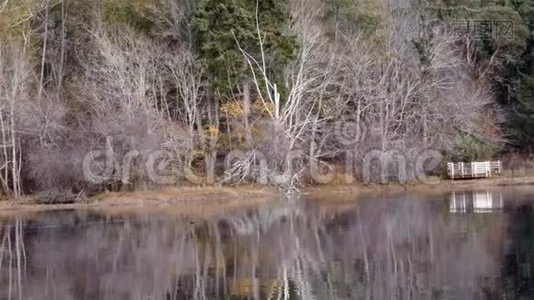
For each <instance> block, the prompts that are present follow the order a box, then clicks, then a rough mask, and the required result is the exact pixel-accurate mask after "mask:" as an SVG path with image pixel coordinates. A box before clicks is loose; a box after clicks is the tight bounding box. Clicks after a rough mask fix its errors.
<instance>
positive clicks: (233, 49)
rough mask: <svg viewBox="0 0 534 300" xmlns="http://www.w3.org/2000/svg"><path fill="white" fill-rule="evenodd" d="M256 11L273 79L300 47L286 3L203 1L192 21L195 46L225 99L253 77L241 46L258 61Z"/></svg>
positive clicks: (281, 0)
mask: <svg viewBox="0 0 534 300" xmlns="http://www.w3.org/2000/svg"><path fill="white" fill-rule="evenodd" d="M256 5H257V7H256ZM256 10H257V11H258V23H259V28H260V34H261V36H262V37H265V45H264V46H265V50H266V53H267V57H266V59H267V60H268V61H267V64H268V65H269V66H270V67H271V68H272V73H273V74H271V75H273V76H274V75H276V74H279V72H277V71H279V70H280V69H281V67H282V66H283V65H284V64H286V63H287V62H288V61H290V60H291V59H292V58H293V57H294V55H295V52H296V47H297V46H296V41H295V39H294V38H293V37H292V36H291V35H289V34H288V33H287V27H288V25H289V13H288V8H287V1H285V0H263V1H258V2H257V3H256V0H218V1H214V0H201V1H199V2H198V3H197V6H196V9H195V13H194V20H193V26H194V30H195V33H196V46H197V49H198V51H199V54H200V58H201V61H202V63H203V65H204V67H205V69H206V71H207V74H208V76H209V77H210V78H209V79H210V80H211V82H212V84H213V86H214V88H215V89H216V90H217V91H218V92H219V93H220V94H221V95H222V96H223V97H225V96H226V97H228V96H230V95H231V93H232V92H234V90H235V89H236V87H238V86H239V85H240V84H241V83H242V81H243V80H244V79H246V78H247V77H249V76H250V75H249V73H250V72H249V71H248V66H247V65H246V63H245V60H244V57H243V54H242V53H241V52H240V50H239V46H241V47H242V48H243V49H244V50H245V51H246V52H247V53H249V54H251V55H253V56H254V57H256V58H258V59H259V57H258V56H259V42H258V32H257V26H256ZM238 43H239V46H238Z"/></svg>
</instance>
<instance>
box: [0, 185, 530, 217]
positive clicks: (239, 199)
mask: <svg viewBox="0 0 534 300" xmlns="http://www.w3.org/2000/svg"><path fill="white" fill-rule="evenodd" d="M525 185H534V176H529V177H494V178H489V179H477V180H456V181H452V180H445V179H440V178H430V179H428V180H426V181H425V182H414V183H407V184H404V185H402V184H398V183H394V184H384V185H380V184H371V185H364V184H361V183H353V184H336V185H312V186H307V187H304V188H303V189H302V194H301V195H302V198H303V199H305V200H316V201H325V199H326V201H327V202H330V201H333V202H337V201H357V200H360V199H362V198H364V197H374V196H375V197H376V196H392V195H396V194H403V193H410V192H411V193H416V194H439V193H447V192H452V191H465V190H476V189H483V190H488V189H499V188H503V187H507V186H525ZM280 196H281V195H280V194H279V193H278V192H277V191H276V190H274V189H273V188H270V187H266V186H259V185H253V184H247V185H239V186H233V187H216V186H208V187H200V186H199V187H191V186H187V187H162V188H161V189H155V190H149V191H135V192H108V193H101V194H98V195H95V196H92V197H89V198H88V199H86V200H85V201H83V202H78V203H72V204H37V203H35V200H34V199H33V198H32V197H31V196H27V197H25V198H23V199H19V200H1V201H0V215H4V214H13V213H25V212H44V211H57V210H83V209H87V210H98V211H104V212H107V213H120V212H125V213H127V212H130V213H136V212H143V213H146V212H169V211H172V212H173V213H179V214H181V213H185V214H190V213H204V212H210V211H211V212H217V211H220V210H224V209H227V208H238V207H247V206H250V205H253V206H254V205H260V204H266V203H272V202H273V201H276V200H278V199H280ZM329 198H330V199H331V198H334V200H329ZM205 204H209V205H205Z"/></svg>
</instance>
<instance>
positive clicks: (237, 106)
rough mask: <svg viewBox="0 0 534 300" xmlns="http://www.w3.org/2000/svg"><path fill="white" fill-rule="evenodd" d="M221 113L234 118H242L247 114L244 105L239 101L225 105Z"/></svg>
mask: <svg viewBox="0 0 534 300" xmlns="http://www.w3.org/2000/svg"><path fill="white" fill-rule="evenodd" d="M220 111H221V113H223V114H225V115H228V116H231V117H234V118H235V117H239V116H242V115H243V114H244V113H245V109H244V108H243V104H242V103H241V102H238V101H230V102H227V103H225V104H223V105H222V106H221V108H220Z"/></svg>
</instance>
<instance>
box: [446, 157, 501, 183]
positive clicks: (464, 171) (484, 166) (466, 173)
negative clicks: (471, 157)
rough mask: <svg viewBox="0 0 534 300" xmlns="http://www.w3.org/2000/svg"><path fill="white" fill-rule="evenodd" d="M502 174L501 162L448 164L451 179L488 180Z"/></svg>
mask: <svg viewBox="0 0 534 300" xmlns="http://www.w3.org/2000/svg"><path fill="white" fill-rule="evenodd" d="M501 173H502V163H501V161H483V162H476V161H475V162H470V163H463V162H459V163H452V162H450V163H447V174H448V175H449V178H451V179H461V178H488V177H491V176H492V175H498V174H501Z"/></svg>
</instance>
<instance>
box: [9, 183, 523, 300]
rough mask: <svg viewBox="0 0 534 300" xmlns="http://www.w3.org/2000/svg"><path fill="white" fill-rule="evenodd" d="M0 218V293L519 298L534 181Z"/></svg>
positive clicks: (67, 296) (55, 296)
mask: <svg viewBox="0 0 534 300" xmlns="http://www.w3.org/2000/svg"><path fill="white" fill-rule="evenodd" d="M327 200H329V201H303V200H300V201H292V202H289V203H288V202H286V201H280V202H276V203H273V204H272V205H269V206H266V207H265V206H262V207H261V208H256V209H245V210H239V209H236V210H234V211H232V212H221V213H219V214H215V215H213V214H212V215H210V216H209V217H198V216H197V217H183V216H181V217H176V216H173V215H172V214H169V213H166V214H146V215H144V214H137V215H136V216H130V217H125V216H113V217H110V216H105V215H103V214H101V213H96V212H90V211H62V212H45V213H39V214H33V215H31V217H29V216H27V215H26V216H20V217H18V216H14V217H9V218H4V219H0V224H1V225H0V299H518V298H519V299H521V298H523V299H528V298H532V297H534V279H533V275H534V274H533V272H534V209H533V208H534V188H533V189H531V190H530V191H529V190H528V189H526V188H515V189H511V188H507V189H503V190H492V191H484V190H481V191H475V192H462V193H455V194H442V195H437V196H432V197H429V196H425V197H422V196H417V195H404V196H398V197H395V198H390V199H384V198H378V199H367V200H360V201H354V202H346V201H344V202H335V201H332V200H336V199H327Z"/></svg>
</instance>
